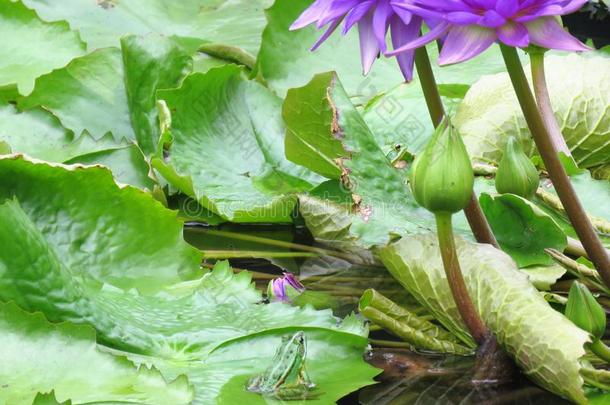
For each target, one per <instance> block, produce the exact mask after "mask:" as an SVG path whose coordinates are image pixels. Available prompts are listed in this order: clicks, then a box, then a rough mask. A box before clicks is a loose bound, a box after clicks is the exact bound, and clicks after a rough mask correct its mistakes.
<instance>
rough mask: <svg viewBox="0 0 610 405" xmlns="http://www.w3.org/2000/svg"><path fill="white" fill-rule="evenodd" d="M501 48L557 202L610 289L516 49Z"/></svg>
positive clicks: (606, 262) (607, 265)
mask: <svg viewBox="0 0 610 405" xmlns="http://www.w3.org/2000/svg"><path fill="white" fill-rule="evenodd" d="M500 48H501V50H502V56H503V57H504V62H505V64H506V69H507V71H508V74H509V76H510V79H511V81H512V84H513V88H514V89H515V93H516V94H517V99H518V100H519V104H520V105H521V110H522V111H523V115H524V116H525V120H526V122H527V125H528V127H529V129H530V132H531V133H532V136H533V138H534V142H535V143H536V147H537V148H538V152H539V153H540V156H541V157H542V160H543V161H544V165H545V167H546V169H547V170H548V172H549V176H550V178H551V181H552V182H553V185H554V186H555V190H556V191H557V194H558V196H559V199H560V200H561V203H562V205H563V206H564V208H565V210H566V213H567V215H568V218H569V219H570V222H571V223H572V226H573V227H574V230H575V231H576V234H577V235H578V237H579V239H580V241H581V243H582V245H583V246H584V248H585V250H586V251H587V253H588V255H589V258H590V259H591V261H592V262H593V264H594V265H595V268H597V271H598V272H599V274H600V275H601V276H602V278H603V280H604V283H605V284H606V285H607V286H610V256H609V255H608V254H607V253H606V250H605V249H604V246H603V245H602V243H601V241H600V239H599V237H598V236H597V233H596V232H595V229H594V228H593V225H592V224H591V221H590V220H589V218H588V217H587V214H586V212H585V210H584V209H583V207H582V205H581V204H580V201H579V200H578V197H577V196H576V192H575V191H574V188H573V187H572V183H570V178H569V177H568V175H567V173H566V171H565V168H564V167H563V165H562V163H561V161H560V160H559V154H558V152H557V150H556V149H555V147H554V145H553V142H552V140H551V137H550V136H549V132H548V130H547V128H546V126H545V123H544V120H543V118H542V115H540V111H538V106H537V104H536V100H534V96H533V95H532V91H531V89H530V87H529V83H528V82H527V78H526V77H525V72H524V71H523V66H522V65H521V60H519V55H518V54H517V50H516V49H515V48H512V47H509V46H506V45H504V44H500Z"/></svg>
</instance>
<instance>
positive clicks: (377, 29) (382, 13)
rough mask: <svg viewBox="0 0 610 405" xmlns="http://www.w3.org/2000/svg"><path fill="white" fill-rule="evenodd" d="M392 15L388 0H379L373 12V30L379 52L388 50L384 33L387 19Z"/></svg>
mask: <svg viewBox="0 0 610 405" xmlns="http://www.w3.org/2000/svg"><path fill="white" fill-rule="evenodd" d="M391 15H392V6H390V1H389V0H379V1H378V2H377V7H376V8H375V11H374V13H373V32H374V33H375V38H377V44H378V46H379V49H380V50H381V52H383V53H385V52H386V51H387V50H388V47H387V45H386V34H387V32H388V20H389V19H390V16H391Z"/></svg>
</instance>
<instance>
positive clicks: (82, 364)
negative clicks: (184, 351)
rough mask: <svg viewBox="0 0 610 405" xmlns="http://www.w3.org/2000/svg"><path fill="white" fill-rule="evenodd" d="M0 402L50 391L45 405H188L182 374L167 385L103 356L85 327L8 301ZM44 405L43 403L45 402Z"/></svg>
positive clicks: (3, 310)
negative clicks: (54, 321)
mask: <svg viewBox="0 0 610 405" xmlns="http://www.w3.org/2000/svg"><path fill="white" fill-rule="evenodd" d="M0 345H1V346H0V347H1V349H0V378H1V379H2V388H1V389H0V404H3V405H30V404H32V401H34V399H35V398H37V402H36V403H38V404H42V403H43V402H42V399H43V396H40V395H37V394H38V393H47V392H50V391H54V395H52V397H53V398H48V399H52V401H50V403H51V404H57V403H58V402H60V403H61V402H63V401H69V400H71V401H74V402H75V403H92V402H96V403H101V402H113V403H114V402H130V403H138V404H151V405H154V404H159V403H171V404H176V405H178V404H188V403H190V402H191V400H192V397H193V391H192V388H191V387H190V386H189V384H188V382H187V380H186V378H185V377H184V376H182V377H179V378H177V379H176V380H174V381H173V382H171V383H169V384H168V383H167V382H166V380H165V379H164V378H163V377H162V376H161V374H160V373H159V372H158V371H157V370H155V369H148V368H146V367H139V368H137V367H136V366H135V365H134V364H133V363H131V362H129V361H128V360H127V359H125V358H122V357H117V356H113V355H111V354H107V353H103V352H102V351H100V350H99V348H98V346H97V344H96V343H95V331H94V330H93V328H91V327H89V326H83V325H79V326H77V325H74V324H71V323H67V322H66V323H61V324H51V323H49V322H48V321H47V320H46V319H45V318H44V316H43V315H42V314H40V313H36V314H29V313H27V312H24V311H23V310H21V309H20V308H18V307H17V306H16V305H15V304H14V303H9V304H0ZM47 403H49V402H47Z"/></svg>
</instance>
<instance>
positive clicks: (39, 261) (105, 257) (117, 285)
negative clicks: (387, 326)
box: [0, 157, 377, 404]
mask: <svg viewBox="0 0 610 405" xmlns="http://www.w3.org/2000/svg"><path fill="white" fill-rule="evenodd" d="M0 173H2V176H3V177H4V176H6V177H8V178H11V179H13V181H14V182H17V183H18V184H21V185H24V187H26V188H27V189H26V190H22V189H19V188H18V187H15V186H14V183H9V184H8V185H6V186H5V185H3V187H4V188H3V189H2V194H0V195H2V197H3V199H4V200H3V201H4V203H3V204H2V205H0V222H1V223H2V224H3V225H4V226H3V227H2V228H0V243H2V245H3V246H4V248H3V249H2V251H1V252H0V276H1V277H0V301H15V302H16V303H17V304H18V305H19V306H21V307H22V308H24V309H27V310H30V311H42V312H43V313H44V314H45V315H46V316H47V318H49V319H50V320H52V321H71V322H75V323H88V324H91V325H92V326H93V327H95V329H96V331H97V333H98V339H99V340H100V341H101V342H103V343H105V344H107V345H110V346H112V348H113V350H121V351H128V352H131V353H128V352H125V353H123V355H125V356H128V357H129V358H130V359H133V360H134V361H137V362H138V363H144V364H146V365H151V364H152V365H155V366H157V367H158V369H159V370H160V371H161V372H162V373H163V374H164V376H166V378H169V379H173V378H175V377H176V376H178V375H181V374H186V375H187V376H188V377H189V379H190V380H191V382H192V384H193V385H194V386H195V389H196V401H195V403H197V404H203V403H210V401H212V402H213V401H214V398H215V397H216V395H217V393H218V392H219V391H220V389H221V388H222V386H223V385H224V384H225V383H227V382H228V380H229V379H230V378H231V377H233V376H234V374H233V373H235V372H238V371H239V369H233V368H232V367H231V366H229V365H227V364H224V363H223V365H222V366H221V365H219V364H218V363H215V360H211V362H210V364H208V363H206V359H207V358H208V357H209V358H211V359H214V357H213V353H214V351H215V350H217V348H218V347H220V346H222V345H223V344H225V343H228V342H231V341H234V340H235V339H240V338H244V339H245V338H246V337H247V336H250V335H256V334H258V333H263V332H269V333H270V334H274V336H276V337H278V336H279V335H280V334H282V333H290V332H291V331H292V332H293V333H294V331H296V330H305V331H307V330H308V329H310V328H314V329H319V330H320V333H321V334H322V335H324V338H320V339H319V340H320V341H321V342H325V343H324V344H326V345H331V347H330V348H329V347H327V348H325V349H324V352H328V351H333V350H336V351H340V350H342V349H341V347H338V346H337V347H336V346H335V343H331V342H344V343H337V344H340V345H346V350H348V352H349V353H350V356H354V357H353V358H354V361H355V363H358V364H359V365H358V366H356V367H355V369H354V370H352V371H351V372H353V373H356V374H357V375H358V376H359V378H358V379H356V380H355V381H356V382H355V383H354V384H365V383H363V381H367V384H368V383H370V382H372V380H371V378H372V376H374V375H375V374H376V373H377V370H375V369H374V368H373V367H371V366H369V365H367V364H366V363H365V362H364V361H363V360H362V352H363V350H364V347H365V346H366V339H365V336H366V333H367V330H366V328H365V327H364V325H363V324H362V322H360V321H358V320H357V319H355V318H349V319H347V320H345V321H344V322H343V323H341V324H340V325H339V324H338V319H337V318H335V317H334V316H333V315H332V312H331V311H330V310H325V311H317V310H315V309H313V308H312V307H305V308H297V307H292V306H289V305H286V304H283V303H279V302H278V303H274V304H268V305H264V304H262V303H261V302H262V295H261V293H260V292H259V291H258V290H256V289H255V288H254V284H253V283H252V282H251V276H250V275H249V274H248V273H247V272H243V273H239V274H234V273H233V271H232V270H231V268H230V267H229V266H228V263H227V262H222V263H218V264H217V265H216V267H215V268H214V270H213V271H211V272H208V273H206V274H204V275H203V276H202V277H201V278H199V279H193V280H187V281H180V280H177V277H169V276H168V273H169V275H171V270H173V269H174V268H173V267H171V266H170V265H169V264H167V260H168V259H171V264H172V265H175V264H178V265H180V276H182V277H186V276H188V275H193V274H195V273H197V272H198V271H199V260H200V255H199V254H198V253H197V252H195V251H194V249H192V248H189V247H187V246H185V245H186V244H185V242H184V241H183V240H182V237H181V227H180V223H179V222H178V221H177V220H175V219H174V218H172V217H175V213H173V212H171V211H169V210H166V209H165V208H163V207H161V206H160V205H159V203H157V202H156V201H154V200H153V199H152V197H150V196H148V195H146V194H144V193H142V192H140V191H138V190H137V189H134V188H131V187H124V188H119V187H117V186H116V185H115V184H114V183H113V182H112V179H111V176H110V173H109V172H108V171H107V170H105V169H102V168H95V167H91V168H79V167H70V166H50V165H48V164H44V163H33V162H29V161H27V160H23V159H19V158H17V157H14V158H5V159H2V160H0ZM31 184H36V185H37V187H31V186H30V185H31ZM58 184H59V185H66V187H65V188H64V189H62V188H61V187H58ZM32 189H33V190H34V191H32V193H34V194H31V193H30V192H29V190H32ZM49 189H54V190H55V192H49V191H48V190H49ZM37 191H38V192H45V195H54V196H58V197H57V199H56V200H55V202H54V204H49V200H48V199H46V200H45V201H37V200H38V198H37V197H36V192H37ZM89 191H91V192H95V197H92V196H91V195H90V194H89ZM31 199H34V201H30V200H31ZM75 199H76V201H79V202H80V200H79V199H83V200H92V201H95V202H96V207H99V209H100V210H101V212H96V213H92V211H91V207H89V206H87V204H83V203H81V204H80V205H78V203H75V202H74V201H75ZM107 200H112V201H113V203H112V204H101V203H100V201H107ZM127 203H129V205H128V206H126V204H127ZM40 204H44V205H45V209H41V208H38V207H39V206H40ZM63 204H66V205H67V206H68V207H70V206H76V207H80V210H79V212H80V214H81V216H74V215H72V217H70V214H71V212H70V210H69V209H68V208H65V207H63ZM102 207H103V208H102ZM131 210H135V211H137V212H138V213H139V216H138V215H134V214H133V212H134V211H131ZM44 213H47V216H46V217H44V216H43V215H42V214H44ZM50 214H53V215H54V216H55V217H54V218H66V219H64V220H63V221H62V222H61V223H59V224H57V222H54V221H51V218H50V217H49V215H50ZM144 214H145V215H144ZM126 218H127V219H126ZM129 218H133V221H135V222H128V219H129ZM92 219H93V224H92ZM144 219H146V220H149V221H150V222H148V221H143V220H144ZM98 222H99V224H100V225H99V226H100V227H101V226H102V225H104V228H100V230H99V231H96V228H95V224H96V223H98ZM62 223H63V224H66V225H69V226H70V228H71V235H69V236H66V235H63V236H64V238H65V242H64V243H63V245H66V244H69V245H70V246H74V244H76V243H78V246H81V247H82V248H81V249H83V248H87V250H88V251H92V252H96V253H94V254H91V256H95V257H96V260H97V262H96V263H95V264H97V265H98V267H93V266H91V265H90V264H89V263H87V262H86V260H85V259H84V258H83V257H82V254H81V253H80V252H78V251H75V249H66V247H65V246H63V245H62V244H59V243H57V240H58V239H59V237H60V236H62V234H61V232H58V230H57V229H56V228H61V224H62ZM48 224H52V225H53V226H51V227H50V226H48ZM174 225H175V228H177V229H176V230H177V231H178V232H177V233H175V232H174V229H175V228H174ZM78 229H83V230H87V229H88V230H90V232H91V233H92V234H93V235H96V238H94V239H91V240H89V241H87V243H86V244H85V243H82V242H81V241H80V240H79V239H80V238H79V236H78ZM112 229H120V232H119V233H116V232H112ZM59 230H61V229H59ZM58 233H59V234H60V235H57V234H58ZM136 233H137V235H134V234H136ZM101 234H103V235H104V237H103V238H102V237H101V236H100V235H101ZM123 238H126V239H123ZM119 243H121V244H122V245H120V246H117V244H119ZM153 244H160V245H161V247H158V246H157V249H158V250H159V252H158V253H157V254H161V255H162V256H155V257H153V256H151V253H150V252H149V251H147V250H148V249H149V247H150V246H152V245H153ZM123 245H125V247H124V248H123V250H122V251H121V250H120V249H121V248H122V247H123ZM24 246H27V249H24V248H23V247H24ZM166 249H170V250H171V252H169V251H168V250H166ZM88 256H89V255H88ZM144 256H146V258H145V257H144ZM170 256H172V257H171V258H170ZM181 256H184V257H181ZM115 257H118V258H120V260H121V261H120V263H114V262H113V261H112V260H113V258H115ZM181 259H182V260H181ZM164 260H166V261H165V262H164ZM122 263H128V264H130V265H131V266H132V268H130V269H125V268H124V267H122V266H121V264H122ZM102 265H103V266H104V267H103V269H104V271H103V272H102V271H99V267H100V266H102ZM136 265H139V266H140V267H139V268H133V267H135V266H136ZM144 266H145V267H146V271H144V270H143V269H142V267H144ZM135 272H139V274H138V276H139V277H138V278H137V280H133V275H134V273H135ZM34 280H35V282H33V281H34ZM126 287H137V288H138V289H139V290H141V291H144V292H147V293H148V295H142V294H140V293H139V292H138V291H136V290H133V289H131V290H129V291H126ZM335 333H338V334H341V335H342V336H343V337H342V338H341V339H339V338H337V339H335V338H333V334H335ZM346 334H347V335H349V336H344V335H346ZM314 335H315V333H314ZM354 339H355V340H354ZM350 342H352V343H353V342H356V343H353V345H352V343H350ZM249 347H251V345H249ZM349 347H352V348H353V349H347V348H349ZM249 352H250V353H251V351H249ZM321 355H322V353H320V356H321ZM315 357H316V355H315V354H313V355H312V358H314V359H315ZM223 359H224V360H223V361H227V362H229V361H232V359H227V358H225V357H223ZM356 359H357V360H356ZM218 361H220V360H218ZM312 362H313V360H312ZM355 363H353V362H352V363H350V364H351V365H350V367H352V368H354V364H355ZM335 364H336V367H337V369H336V373H337V375H341V370H342V367H343V366H342V362H339V361H337V362H335ZM217 366H218V367H219V368H221V369H223V370H224V371H223V372H222V373H221V372H220V371H219V370H218V369H216V367H217ZM264 368H265V364H264V362H263V361H257V362H255V363H254V367H253V368H252V370H253V373H254V374H256V373H258V372H262V371H263V370H264ZM312 372H313V370H312ZM222 376H226V378H225V377H222ZM320 383H321V384H322V383H323V382H320ZM345 384H347V381H345ZM346 386H347V387H351V385H349V384H347V385H346ZM356 388H357V387H356ZM338 392H340V393H343V392H344V391H341V390H337V391H335V393H331V392H329V395H331V396H332V400H336V399H337V398H338V397H336V396H335V395H338V394H337V393H338Z"/></svg>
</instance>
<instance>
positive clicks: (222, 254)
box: [201, 250, 318, 260]
mask: <svg viewBox="0 0 610 405" xmlns="http://www.w3.org/2000/svg"><path fill="white" fill-rule="evenodd" d="M201 253H203V258H204V259H218V260H221V259H243V258H261V259H267V258H270V259H271V258H275V259H279V258H287V257H318V255H317V254H315V253H307V252H268V251H265V250H202V251H201Z"/></svg>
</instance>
